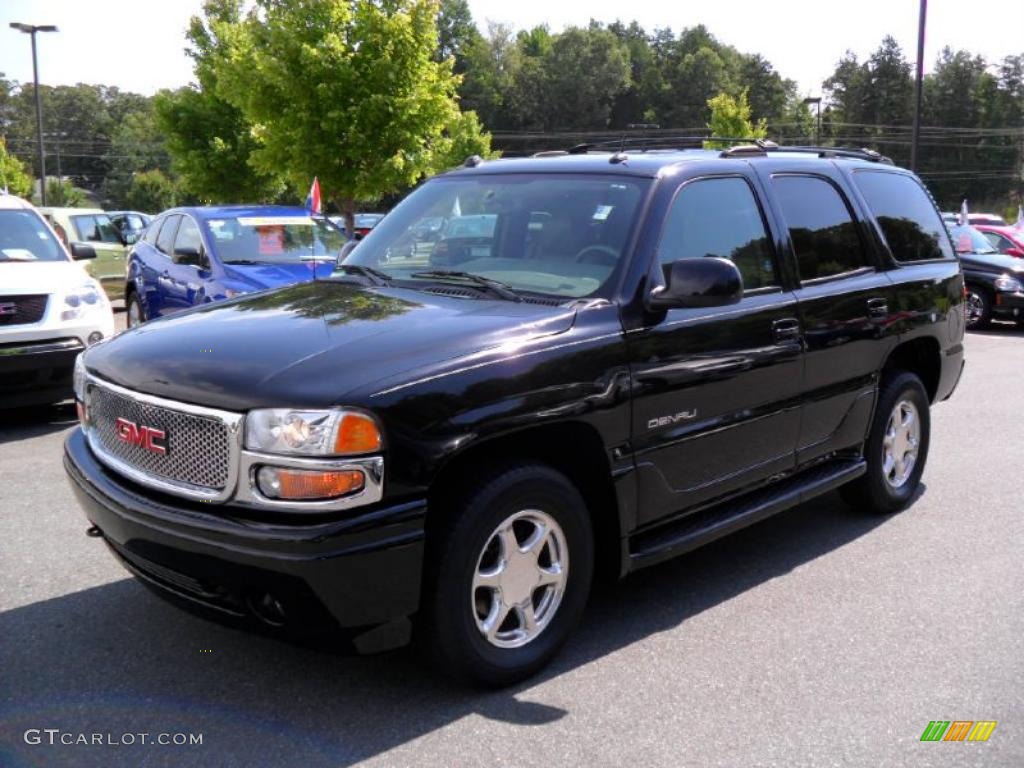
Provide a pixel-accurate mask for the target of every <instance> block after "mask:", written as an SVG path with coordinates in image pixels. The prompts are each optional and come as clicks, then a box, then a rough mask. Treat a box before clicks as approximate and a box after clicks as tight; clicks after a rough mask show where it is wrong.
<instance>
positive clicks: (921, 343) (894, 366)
mask: <svg viewBox="0 0 1024 768" xmlns="http://www.w3.org/2000/svg"><path fill="white" fill-rule="evenodd" d="M894 370H901V371H908V372H910V373H913V374H915V375H916V376H917V377H918V378H919V379H921V383H923V384H924V388H925V391H926V392H927V393H928V401H929V402H930V403H934V402H935V397H936V394H937V393H938V390H939V379H940V377H941V375H942V351H941V348H940V347H939V341H938V339H936V338H935V337H934V336H919V337H917V338H915V339H909V340H907V341H904V342H902V343H900V344H898V345H897V346H896V348H895V349H893V351H892V352H890V353H889V357H888V358H887V359H886V361H885V365H884V366H882V373H883V375H884V374H885V373H887V372H889V371H894Z"/></svg>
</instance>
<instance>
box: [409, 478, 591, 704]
mask: <svg viewBox="0 0 1024 768" xmlns="http://www.w3.org/2000/svg"><path fill="white" fill-rule="evenodd" d="M450 504H451V508H450V509H442V510H438V511H439V512H440V513H441V515H442V516H443V518H442V519H439V520H438V521H437V523H436V524H435V525H434V527H432V529H431V530H430V531H429V532H428V555H427V567H426V574H427V576H426V584H425V589H424V599H423V615H422V617H421V620H420V622H419V623H418V625H417V634H418V635H419V637H418V640H419V641H420V642H421V643H422V644H423V645H424V646H425V648H426V650H428V652H429V653H430V654H431V655H432V656H433V658H434V659H435V660H436V661H437V662H438V663H439V664H440V665H441V666H442V667H443V668H444V669H445V670H446V671H447V672H448V673H449V674H450V675H452V676H453V677H456V678H458V679H461V680H463V681H467V682H472V683H476V684H479V685H485V686H494V687H497V686H504V685H510V684H512V683H515V682H517V681H519V680H523V679H524V678H527V677H529V676H530V675H533V674H534V673H536V672H537V671H538V670H540V669H541V668H542V667H543V666H544V665H546V664H547V663H548V662H549V661H551V659H552V658H554V656H555V655H556V654H557V653H558V651H559V650H560V649H561V647H562V645H563V644H564V643H565V641H566V639H567V638H568V637H569V635H570V633H571V632H572V630H573V628H574V627H575V626H576V624H577V623H578V621H579V619H580V616H581V615H582V613H583V609H584V607H585V605H586V601H587V596H588V594H589V592H590V583H591V580H592V577H593V570H594V540H593V530H592V527H591V523H590V516H589V514H588V512H587V508H586V505H585V504H584V501H583V498H582V496H581V495H580V493H579V491H577V489H576V487H575V486H574V485H573V484H572V483H571V482H570V481H569V480H568V479H567V478H566V477H565V476H564V475H562V474H561V473H560V472H557V471H555V470H554V469H552V468H551V467H548V466H544V465H540V464H518V465H513V466H510V467H508V468H505V469H500V470H496V471H495V472H493V473H492V474H490V475H489V476H487V477H485V478H484V479H483V480H482V481H481V482H479V483H478V484H477V485H475V486H473V487H472V488H469V489H467V490H466V491H465V492H464V493H462V494H459V495H458V496H457V497H456V498H454V499H452V500H451V502H450Z"/></svg>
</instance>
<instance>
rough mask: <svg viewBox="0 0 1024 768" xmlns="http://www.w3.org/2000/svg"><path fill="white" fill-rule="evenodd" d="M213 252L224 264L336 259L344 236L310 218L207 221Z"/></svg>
mask: <svg viewBox="0 0 1024 768" xmlns="http://www.w3.org/2000/svg"><path fill="white" fill-rule="evenodd" d="M206 228H207V231H208V232H209V235H210V242H211V243H213V248H214V251H216V253H217V256H218V257H219V258H220V260H221V261H222V262H224V263H225V264H251V263H257V264H286V263H296V262H300V261H309V260H311V259H336V258H337V257H338V253H339V251H341V246H343V245H344V244H345V236H344V235H342V234H341V232H339V231H338V229H337V227H335V226H334V225H333V224H330V223H328V222H327V221H326V220H324V219H315V218H312V217H311V216H238V217H233V218H222V219H208V220H207V221H206Z"/></svg>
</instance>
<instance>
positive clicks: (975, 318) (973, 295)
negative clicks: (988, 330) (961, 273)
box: [966, 289, 985, 325]
mask: <svg viewBox="0 0 1024 768" xmlns="http://www.w3.org/2000/svg"><path fill="white" fill-rule="evenodd" d="M966 312H967V324H968V325H974V324H975V323H977V322H979V321H980V320H981V318H982V316H983V315H984V314H985V300H984V299H983V298H982V297H981V295H980V294H979V293H978V292H977V291H975V290H972V289H968V290H967V306H966Z"/></svg>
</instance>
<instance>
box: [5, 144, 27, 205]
mask: <svg viewBox="0 0 1024 768" xmlns="http://www.w3.org/2000/svg"><path fill="white" fill-rule="evenodd" d="M0 189H6V190H7V191H8V192H9V193H10V194H12V195H17V196H18V197H28V196H29V195H30V194H32V177H31V176H29V175H28V173H27V172H26V171H25V166H24V165H23V164H22V162H21V161H20V160H19V159H18V158H16V157H15V156H14V155H11V154H8V152H7V142H6V141H5V140H4V138H3V137H2V136H0Z"/></svg>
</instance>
